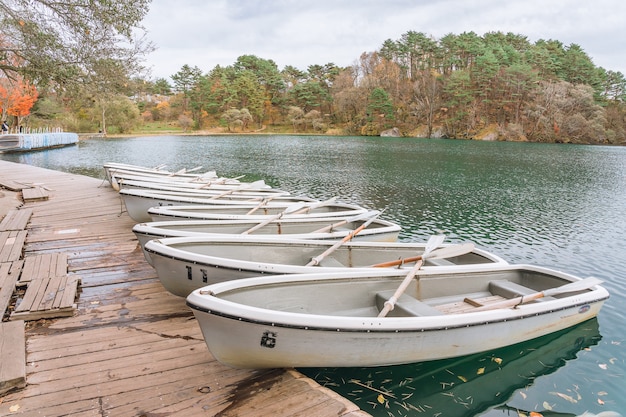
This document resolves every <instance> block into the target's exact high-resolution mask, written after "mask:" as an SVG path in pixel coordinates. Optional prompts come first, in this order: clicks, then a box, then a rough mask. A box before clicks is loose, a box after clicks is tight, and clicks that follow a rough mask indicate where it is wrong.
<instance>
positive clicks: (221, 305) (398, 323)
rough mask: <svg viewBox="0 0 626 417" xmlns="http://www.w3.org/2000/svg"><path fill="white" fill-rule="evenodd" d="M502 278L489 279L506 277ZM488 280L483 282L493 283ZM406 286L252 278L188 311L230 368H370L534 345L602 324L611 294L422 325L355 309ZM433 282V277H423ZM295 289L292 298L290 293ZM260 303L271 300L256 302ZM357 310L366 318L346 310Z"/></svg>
mask: <svg viewBox="0 0 626 417" xmlns="http://www.w3.org/2000/svg"><path fill="white" fill-rule="evenodd" d="M519 267H520V266H512V265H511V266H506V267H501V268H509V269H511V268H512V269H515V268H519ZM521 268H523V269H526V270H532V269H533V268H534V267H528V268H525V267H524V266H521ZM502 271H503V270H502V269H501V270H500V271H498V272H496V271H492V272H491V273H490V274H491V275H494V276H497V275H498V274H499V275H502V274H505V275H506V271H505V272H502ZM387 274H388V275H389V272H387ZM490 274H489V273H487V274H485V277H484V279H491V278H492V277H490V276H489V275H490ZM457 275H459V276H458V277H457V278H462V277H461V276H460V275H463V274H457ZM470 275H471V274H470ZM402 278H403V276H402V275H397V274H396V276H395V277H391V276H390V277H387V279H388V281H389V282H386V283H384V282H383V283H382V284H381V282H382V280H384V279H385V278H384V277H382V276H381V275H380V274H379V275H378V276H377V277H372V276H370V275H368V274H367V273H365V274H364V273H360V272H359V273H356V272H355V273H351V274H338V275H336V276H335V277H333V278H329V277H328V274H324V275H323V274H312V275H298V276H293V275H289V276H278V277H264V278H263V277H262V278H251V279H248V280H243V281H238V282H234V281H231V282H229V283H224V284H218V285H213V286H208V287H204V288H202V289H199V290H196V291H194V292H193V293H192V294H191V295H190V296H189V297H188V298H187V304H188V305H189V306H190V307H191V308H192V310H193V312H194V315H195V317H196V318H197V320H198V323H199V325H200V327H201V329H202V333H203V335H204V338H205V341H206V343H207V346H208V348H209V350H210V351H211V353H212V354H213V356H214V357H215V358H216V359H217V360H218V361H220V362H222V363H224V364H227V365H229V366H232V367H236V368H277V367H352V366H359V367H361V366H364V367H368V366H386V365H396V364H404V363H412V362H420V361H429V360H436V359H445V358H451V357H457V356H463V355H468V354H472V353H477V352H482V351H487V350H492V349H496V348H500V347H503V346H508V345H513V344H516V343H520V342H523V341H527V340H531V339H535V338H537V337H540V336H543V335H546V334H549V333H552V332H556V331H559V330H563V329H566V328H568V327H571V326H574V325H576V324H578V323H581V322H583V321H586V320H589V319H591V318H593V317H595V316H596V315H597V314H598V312H599V311H600V309H601V307H602V304H603V302H604V300H606V299H607V298H608V292H606V290H604V289H603V288H602V287H599V286H596V287H595V288H593V289H590V290H589V291H585V292H582V293H577V294H574V295H573V296H570V297H564V298H558V299H552V300H548V301H544V302H534V303H529V304H523V305H520V306H518V307H517V308H506V309H504V308H501V309H497V310H492V311H480V312H466V313H458V314H454V313H452V314H441V315H434V316H414V317H377V316H376V315H377V313H378V309H376V308H375V307H373V306H372V305H373V304H374V303H372V302H370V303H369V305H370V307H369V308H368V303H367V302H365V303H360V304H356V305H353V304H354V303H353V302H352V301H350V300H349V299H350V298H354V297H355V296H357V297H360V298H362V299H363V300H370V299H372V298H373V297H374V295H373V293H372V292H371V291H373V288H375V287H376V285H375V284H374V282H377V283H378V287H380V286H382V287H385V288H386V289H392V288H395V287H397V286H398V285H399V282H400V281H401V280H402ZM465 278H467V279H471V278H469V275H466V276H465ZM425 279H428V273H425V274H423V275H421V276H420V280H425ZM435 279H436V278H435ZM332 280H335V281H337V282H340V281H343V283H342V285H338V286H337V288H335V286H333V285H330V284H329V281H332ZM367 280H370V281H369V282H368V281H367ZM457 281H458V282H459V283H461V282H462V280H461V281H459V280H457ZM481 282H482V281H481ZM557 282H558V281H557ZM563 282H570V281H563ZM388 284H390V285H388ZM483 284H484V283H483ZM320 285H321V286H322V287H326V288H324V290H322V289H320ZM464 285H468V284H461V286H464ZM485 285H486V284H485ZM448 286H449V285H448ZM287 287H289V288H290V290H289V291H282V290H283V289H284V288H287ZM248 288H250V289H252V291H251V292H250V293H248V292H247V289H248ZM411 291H413V289H411ZM227 293H232V298H231V297H229V296H228V295H225V294H227ZM297 294H300V295H299V296H297ZM457 295H459V296H461V295H462V294H457ZM253 297H254V298H264V299H265V300H267V301H258V300H257V301H253ZM324 297H328V298H336V300H335V301H334V304H335V306H334V309H335V311H334V312H333V314H332V315H331V314H329V313H327V312H325V311H321V310H323V309H324V308H326V307H324V306H327V305H330V303H331V302H329V301H327V300H326V298H324ZM321 300H323V301H321ZM316 302H317V303H322V304H324V306H323V307H318V306H316V305H315V303H316ZM358 306H360V307H361V308H360V309H359V310H357V309H354V310H351V312H348V311H341V308H355V307H358ZM355 311H358V314H354V312H355Z"/></svg>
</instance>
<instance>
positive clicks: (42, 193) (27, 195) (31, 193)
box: [22, 186, 50, 203]
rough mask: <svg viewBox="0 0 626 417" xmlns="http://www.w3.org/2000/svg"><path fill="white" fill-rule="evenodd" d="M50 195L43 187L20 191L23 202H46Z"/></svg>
mask: <svg viewBox="0 0 626 417" xmlns="http://www.w3.org/2000/svg"><path fill="white" fill-rule="evenodd" d="M48 197H50V194H49V193H48V191H47V190H46V189H44V188H43V187H39V186H37V187H33V188H24V189H23V190H22V198H23V199H24V202H25V203H27V202H31V201H41V200H47V199H48Z"/></svg>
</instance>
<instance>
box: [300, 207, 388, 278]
mask: <svg viewBox="0 0 626 417" xmlns="http://www.w3.org/2000/svg"><path fill="white" fill-rule="evenodd" d="M379 214H380V212H377V213H376V214H375V215H374V216H372V217H371V218H370V219H369V220H368V221H366V222H365V223H363V224H362V225H360V226H359V227H357V228H356V229H354V230H353V231H352V232H351V233H350V234H348V235H347V236H346V237H344V238H343V239H341V240H340V241H339V242H337V243H335V244H334V245H333V246H331V247H330V248H328V249H326V250H325V251H324V252H323V253H321V254H319V255H318V256H316V257H315V258H313V259H311V261H310V262H309V263H308V264H306V265H305V266H315V265H319V263H320V262H321V261H322V259H324V258H325V257H327V256H328V255H330V254H331V253H333V252H334V251H335V250H337V248H338V247H340V246H341V245H343V244H344V243H345V242H347V241H348V240H350V239H352V238H353V237H355V236H356V235H357V234H358V233H359V232H361V231H362V230H363V229H365V228H366V227H367V226H369V225H370V224H371V223H372V222H373V221H374V219H376V217H378V215H379Z"/></svg>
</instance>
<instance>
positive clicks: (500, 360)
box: [491, 358, 502, 365]
mask: <svg viewBox="0 0 626 417" xmlns="http://www.w3.org/2000/svg"><path fill="white" fill-rule="evenodd" d="M491 360H492V361H493V362H495V363H497V364H498V365H502V358H491Z"/></svg>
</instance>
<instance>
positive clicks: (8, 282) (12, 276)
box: [0, 261, 20, 320]
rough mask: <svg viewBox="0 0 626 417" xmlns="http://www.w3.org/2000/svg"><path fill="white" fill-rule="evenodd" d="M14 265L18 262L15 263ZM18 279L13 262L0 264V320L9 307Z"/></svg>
mask: <svg viewBox="0 0 626 417" xmlns="http://www.w3.org/2000/svg"><path fill="white" fill-rule="evenodd" d="M16 263H20V262H19V261H16ZM18 278H19V270H16V269H15V267H14V265H13V262H3V263H0V320H2V317H4V314H5V313H6V310H7V307H8V306H9V303H10V301H11V296H12V295H13V291H14V290H15V283H16V282H17V279H18Z"/></svg>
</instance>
